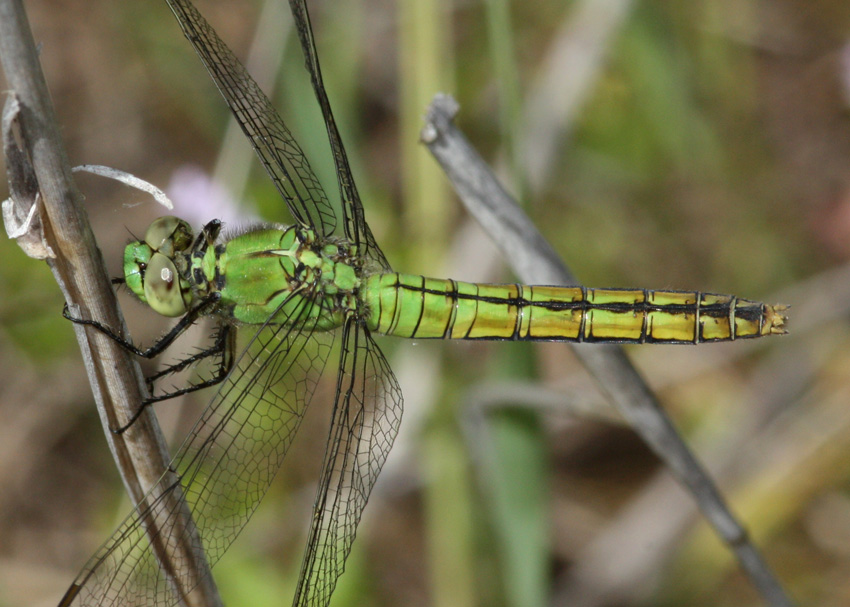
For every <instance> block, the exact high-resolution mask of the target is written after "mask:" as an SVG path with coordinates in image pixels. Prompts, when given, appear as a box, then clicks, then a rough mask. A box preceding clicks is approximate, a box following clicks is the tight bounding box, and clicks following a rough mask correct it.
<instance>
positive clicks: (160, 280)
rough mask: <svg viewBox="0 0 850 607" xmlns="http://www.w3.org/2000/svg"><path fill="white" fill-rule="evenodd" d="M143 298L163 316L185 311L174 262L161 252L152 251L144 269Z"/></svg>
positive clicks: (172, 315)
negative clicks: (151, 255)
mask: <svg viewBox="0 0 850 607" xmlns="http://www.w3.org/2000/svg"><path fill="white" fill-rule="evenodd" d="M144 282H145V300H146V301H147V302H148V305H149V306H150V307H151V308H153V310H154V311H155V312H157V313H159V314H162V315H163V316H169V317H175V316H182V315H183V314H185V313H186V303H185V302H184V301H183V293H182V291H181V289H180V277H179V276H178V275H177V268H175V267H174V262H173V261H171V260H170V259H169V258H168V257H166V256H165V255H162V254H161V253H154V254H153V257H151V260H150V263H149V264H148V267H147V269H146V270H145V281H144Z"/></svg>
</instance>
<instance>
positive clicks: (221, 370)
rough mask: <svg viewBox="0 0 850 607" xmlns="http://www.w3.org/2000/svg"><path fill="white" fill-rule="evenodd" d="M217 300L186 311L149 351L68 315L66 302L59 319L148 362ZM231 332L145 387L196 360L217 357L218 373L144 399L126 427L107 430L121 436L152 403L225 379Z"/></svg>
mask: <svg viewBox="0 0 850 607" xmlns="http://www.w3.org/2000/svg"><path fill="white" fill-rule="evenodd" d="M117 281H120V282H123V281H122V280H121V279H116V280H113V283H115V282H117ZM219 299H221V295H220V294H219V293H212V294H211V295H209V296H208V297H206V298H205V299H203V300H202V301H201V302H200V303H199V304H198V305H197V306H195V307H194V308H192V309H191V310H189V311H188V312H187V313H186V314H185V315H184V316H183V317H182V318H181V319H180V321H179V322H178V323H177V324H176V325H174V327H172V328H171V330H170V331H169V332H168V333H166V334H165V335H163V336H162V337H161V338H160V339H158V340H157V342H156V343H155V344H154V345H152V346H151V347H150V348H147V349H144V350H143V349H141V348H139V347H138V346H136V345H135V344H134V343H133V342H131V341H129V340H127V339H125V338H123V337H121V336H120V335H118V333H116V332H115V331H113V330H112V329H111V328H109V327H108V326H106V325H104V324H103V323H101V322H98V321H96V320H88V319H84V318H75V317H73V316H71V314H70V312H69V311H68V304H67V303H65V307H64V308H63V309H62V316H64V317H65V318H67V319H68V320H70V321H71V322H73V323H75V324H78V325H87V326H90V327H93V328H95V329H97V330H98V331H100V332H101V333H103V334H104V335H106V336H107V337H109V338H110V339H111V340H113V341H114V342H115V343H117V344H118V345H119V346H121V347H122V348H124V349H125V350H127V351H128V352H132V353H133V354H135V355H136V356H140V357H142V358H147V359H151V358H155V357H156V356H158V355H160V354H162V352H163V351H164V350H165V349H166V348H167V347H168V346H170V345H171V344H172V343H174V340H175V339H177V338H178V337H179V336H180V335H182V334H183V333H184V332H185V331H186V329H188V328H189V327H190V326H192V324H194V322H195V321H196V320H198V318H199V317H200V316H203V315H204V314H206V313H208V312H209V311H210V310H212V309H213V308H214V307H215V304H216V303H217V302H218V301H219ZM233 333H234V331H233V329H232V328H231V327H229V326H223V327H222V330H221V331H220V332H219V335H218V336H217V337H216V342H215V344H213V346H212V347H211V348H209V349H208V350H204V351H202V352H199V353H198V354H195V355H194V356H191V357H189V358H188V359H186V360H184V361H182V362H180V363H177V364H176V365H173V366H171V367H169V368H168V369H166V370H165V371H162V372H160V373H157V374H156V375H154V376H153V377H151V378H147V379H146V380H145V381H146V383H147V385H148V387H149V388H152V386H153V382H154V381H155V380H156V379H158V378H160V377H162V376H163V375H167V374H169V373H175V372H177V371H180V370H181V369H184V368H185V367H186V366H188V365H190V364H191V363H193V362H195V361H197V360H201V359H203V358H207V357H209V356H213V355H216V354H220V355H221V361H220V362H219V364H218V370H217V372H216V375H215V377H213V378H211V379H209V380H206V381H202V382H199V383H197V384H193V385H191V386H189V387H188V388H184V389H182V390H176V391H174V392H170V393H167V394H162V395H159V396H156V397H151V398H147V399H145V400H143V401H142V405H141V407H139V409H138V410H137V411H136V412H135V413H134V414H133V415H132V417H131V418H130V419H129V420H128V421H127V423H126V424H124V425H123V426H121V427H120V428H115V429H113V428H110V430H112V432H113V433H115V434H123V433H124V432H125V431H126V430H127V428H129V427H130V426H132V425H133V423H134V422H135V421H136V420H137V419H139V416H140V415H141V414H142V412H143V411H144V410H145V408H147V406H148V405H150V404H152V403H155V402H160V401H163V400H167V399H169V398H173V397H175V396H180V395H182V394H188V393H189V392H194V391H195V390H200V389H202V388H206V387H208V386H212V385H215V384H217V383H219V382H221V381H222V380H223V379H224V378H225V376H226V375H227V373H228V372H229V371H230V368H231V367H232V366H233V344H234V343H235V340H234V339H233V335H232V334H233Z"/></svg>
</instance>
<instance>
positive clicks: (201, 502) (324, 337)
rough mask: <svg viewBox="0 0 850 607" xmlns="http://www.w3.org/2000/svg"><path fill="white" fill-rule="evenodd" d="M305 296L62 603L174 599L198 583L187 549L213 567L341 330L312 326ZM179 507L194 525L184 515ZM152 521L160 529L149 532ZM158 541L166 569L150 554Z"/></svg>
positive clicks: (226, 385) (237, 371) (250, 351)
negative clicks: (167, 560)
mask: <svg viewBox="0 0 850 607" xmlns="http://www.w3.org/2000/svg"><path fill="white" fill-rule="evenodd" d="M303 301H304V304H303V305H302V306H300V307H299V309H298V310H296V311H295V312H293V316H295V318H293V319H292V326H290V327H286V326H283V325H265V326H264V327H263V328H261V329H260V330H259V331H258V332H257V333H256V335H254V337H253V338H252V339H251V341H250V342H249V344H248V346H247V348H246V349H245V350H244V351H243V353H242V354H241V355H240V356H239V358H238V359H237V360H236V362H235V366H234V368H233V370H232V371H231V373H230V374H229V375H228V377H227V378H226V379H225V380H224V382H223V383H222V385H221V387H220V388H219V390H218V392H217V393H216V395H215V397H214V398H213V400H212V402H211V403H210V405H209V406H208V407H207V409H206V410H205V411H204V414H203V416H202V417H201V419H200V420H199V421H198V422H197V424H196V425H195V427H194V428H193V430H192V432H191V433H190V434H189V436H188V437H187V438H186V440H185V442H184V443H183V445H182V446H181V447H180V450H179V451H178V453H177V455H176V456H175V458H174V459H173V460H172V462H171V464H170V466H169V471H168V472H166V474H165V475H163V477H162V479H160V481H159V482H158V483H157V484H156V485H155V486H154V487H153V488H152V489H151V490H150V491H149V492H148V494H147V496H146V497H145V499H144V500H143V505H140V506H138V507H137V508H136V510H134V511H133V512H132V513H131V514H130V516H129V517H128V518H127V519H126V520H125V521H124V522H123V523H122V524H121V526H120V527H119V528H118V530H117V531H116V532H115V533H114V534H113V535H112V537H111V538H110V539H109V540H108V541H107V542H106V543H105V544H104V545H103V546H102V547H101V548H100V550H98V552H97V553H96V554H95V555H94V556H93V557H92V558H91V560H90V561H89V562H88V563H87V565H86V567H85V568H84V570H83V571H82V573H81V574H80V575H79V576H78V578H77V580H75V582H74V585H73V586H72V588H71V590H69V592H68V594H67V595H66V600H64V601H63V603H62V605H63V607H64V606H65V605H81V606H83V605H85V606H89V605H116V606H117V605H121V606H125V605H148V606H150V605H157V606H163V605H173V604H174V603H175V602H176V601H177V598H176V595H182V596H188V595H189V593H190V591H191V590H192V588H193V587H194V586H195V585H197V583H198V581H197V579H196V578H195V579H194V580H193V579H192V578H191V576H192V575H193V573H192V571H193V567H192V565H193V564H192V563H191V562H189V561H190V559H192V558H193V557H192V554H193V553H194V554H196V555H201V556H205V558H206V560H207V562H208V563H209V565H210V566H212V565H213V564H215V562H216V561H218V559H219V558H220V557H221V556H222V554H224V552H225V550H226V549H227V548H228V547H229V546H230V544H231V543H232V542H233V540H234V539H236V537H237V535H238V534H239V532H240V531H241V530H242V528H243V527H244V525H245V524H246V523H247V522H248V519H249V518H250V517H251V515H252V514H253V512H254V510H255V509H256V507H257V505H258V504H259V502H260V500H261V499H262V497H263V495H264V494H265V492H266V490H267V489H268V486H269V484H270V483H271V481H272V478H273V477H274V475H275V473H276V472H277V470H278V469H279V468H280V465H281V463H282V461H283V459H284V457H285V456H286V453H287V451H288V449H289V446H290V445H291V443H292V439H293V437H294V436H295V433H296V432H297V431H298V428H299V425H300V423H301V420H302V418H303V416H304V412H305V410H306V408H307V405H308V404H309V403H310V400H311V398H312V397H313V393H314V391H315V389H316V386H317V384H318V382H319V378H320V376H321V375H322V372H323V370H324V367H325V363H326V361H327V359H328V357H329V355H330V353H331V349H332V347H333V343H334V341H335V339H336V335H337V334H338V333H339V332H336V331H335V332H318V331H316V332H313V331H312V330H313V328H314V327H313V326H311V325H310V324H309V323H308V322H307V321H306V319H307V318H308V315H307V312H308V311H309V306H310V305H315V304H311V303H309V302H308V300H307V299H304V300H303ZM284 305H285V304H284ZM299 316H300V318H299ZM175 474H176V476H175ZM176 479H179V481H180V482H176ZM175 504H176V505H175ZM186 509H188V510H189V512H190V513H191V515H192V519H193V521H194V527H190V528H187V527H185V526H184V525H183V524H182V523H181V510H186ZM151 520H155V521H156V523H157V527H158V529H159V530H160V531H159V533H158V534H155V535H154V538H153V540H152V538H151V534H150V533H148V532H147V531H146V527H145V524H146V522H148V521H151ZM152 541H153V542H156V543H157V544H159V546H154V545H153V544H152ZM162 545H164V546H165V549H166V550H168V551H169V554H170V555H172V563H173V564H174V571H173V573H172V574H170V577H169V576H168V575H166V574H165V573H164V572H163V571H162V570H161V568H160V567H159V564H158V561H157V556H156V551H157V549H160V550H161V549H162ZM181 551H182V553H188V556H183V557H181V556H180V554H181ZM72 597H73V600H70V599H71V598H72Z"/></svg>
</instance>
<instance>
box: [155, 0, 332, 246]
mask: <svg viewBox="0 0 850 607" xmlns="http://www.w3.org/2000/svg"><path fill="white" fill-rule="evenodd" d="M168 4H169V6H171V10H172V11H173V12H174V15H175V16H176V17H177V20H178V21H179V22H180V27H181V28H182V29H183V33H184V34H185V35H186V37H187V38H188V39H189V42H191V43H192V46H193V47H195V51H196V52H197V53H198V55H199V56H200V58H201V60H202V61H203V62H204V65H205V66H206V68H207V71H208V72H209V73H210V76H212V79H213V80H214V81H215V84H216V86H217V87H218V90H219V92H220V93H221V95H222V96H223V97H224V100H225V101H226V102H227V105H228V106H229V107H230V110H231V111H232V112H233V115H234V116H235V118H236V120H237V121H238V122H239V125H240V126H241V127H242V130H243V131H244V133H245V135H246V136H247V137H248V139H249V140H250V142H251V145H252V146H253V148H254V151H255V152H256V153H257V156H259V158H260V161H261V162H262V163H263V166H264V167H265V169H266V172H267V173H268V174H269V176H270V177H271V178H272V181H274V184H275V186H277V189H278V191H279V192H280V194H281V196H283V198H284V200H285V201H286V204H287V206H288V207H289V210H290V212H291V213H292V215H293V217H294V218H295V220H296V221H298V222H299V223H300V224H301V225H302V226H306V227H312V228H313V229H315V230H316V231H317V232H318V233H319V234H321V235H323V236H330V235H331V234H332V233H333V231H334V229H335V227H336V217H335V215H334V211H333V208H332V207H331V205H330V203H329V202H328V199H327V195H326V194H325V192H324V190H323V189H322V186H321V184H320V183H319V180H318V178H317V177H316V175H315V173H313V170H312V169H311V168H310V163H309V162H307V158H306V157H305V156H304V152H302V151H301V147H300V146H299V145H298V143H297V142H296V141H295V139H294V138H293V137H292V134H291V133H290V132H289V129H288V128H287V127H286V125H285V124H284V122H283V119H282V118H281V117H280V115H279V114H278V113H277V111H276V110H275V109H274V107H273V106H272V104H271V102H270V101H269V98H268V97H267V96H266V95H265V93H263V91H262V90H261V89H260V87H259V86H258V85H257V83H256V82H254V79H253V78H251V75H250V74H248V71H247V70H246V69H245V67H244V66H243V65H242V64H241V63H240V62H239V60H238V59H237V58H236V57H235V56H234V55H233V53H232V52H231V51H230V49H229V48H227V45H226V44H225V43H224V42H223V41H222V40H221V38H219V37H218V34H216V32H215V30H214V29H213V28H212V26H210V24H209V23H207V20H206V19H204V17H203V16H202V15H201V14H200V13H199V12H198V10H197V9H196V8H195V7H194V6H193V5H192V3H191V2H189V1H188V0H168Z"/></svg>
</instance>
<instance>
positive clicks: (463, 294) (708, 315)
mask: <svg viewBox="0 0 850 607" xmlns="http://www.w3.org/2000/svg"><path fill="white" fill-rule="evenodd" d="M361 298H362V299H363V303H364V304H365V305H366V306H367V309H368V310H369V314H368V316H367V326H368V327H369V329H370V330H372V331H376V332H379V333H384V334H387V335H396V336H400V337H409V338H419V339H429V338H438V339H504V340H531V341H548V340H559V341H562V340H567V341H575V342H620V343H701V342H708V341H730V340H734V339H741V338H749V337H759V336H761V335H768V334H771V333H784V329H783V328H782V327H783V325H784V322H785V317H784V316H783V315H782V310H783V309H784V308H782V307H779V306H777V307H776V308H774V307H773V306H768V305H765V304H762V303H759V302H754V301H750V300H747V299H741V298H738V297H734V296H732V295H717V294H714V293H700V292H693V291H652V290H646V289H592V288H587V287H547V286H525V285H518V284H507V285H491V284H475V283H468V282H459V281H455V280H442V279H434V278H425V277H423V276H414V275H409V274H398V273H387V274H380V275H375V276H371V277H369V278H368V279H366V281H364V285H363V287H362V288H361Z"/></svg>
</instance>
